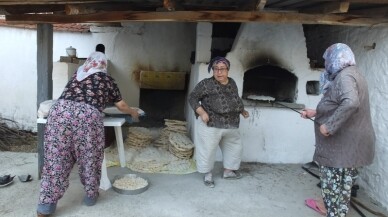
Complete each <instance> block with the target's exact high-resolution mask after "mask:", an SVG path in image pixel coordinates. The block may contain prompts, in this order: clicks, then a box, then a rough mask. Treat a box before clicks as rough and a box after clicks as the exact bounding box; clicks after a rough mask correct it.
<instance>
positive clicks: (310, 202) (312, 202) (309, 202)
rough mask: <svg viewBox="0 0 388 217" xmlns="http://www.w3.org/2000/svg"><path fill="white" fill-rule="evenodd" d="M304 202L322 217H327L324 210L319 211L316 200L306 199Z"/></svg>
mask: <svg viewBox="0 0 388 217" xmlns="http://www.w3.org/2000/svg"><path fill="white" fill-rule="evenodd" d="M304 202H305V204H306V206H308V207H310V208H311V209H313V210H315V211H316V212H318V213H319V214H321V215H326V212H324V211H323V210H321V209H319V207H318V205H317V201H316V200H314V199H312V198H309V199H306V200H305V201H304Z"/></svg>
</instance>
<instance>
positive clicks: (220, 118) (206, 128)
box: [189, 57, 249, 188]
mask: <svg viewBox="0 0 388 217" xmlns="http://www.w3.org/2000/svg"><path fill="white" fill-rule="evenodd" d="M229 69H230V62H229V60H227V59H226V58H224V57H215V58H214V59H212V60H211V61H210V63H209V67H208V71H209V73H210V71H211V70H213V76H212V77H211V78H206V79H203V80H202V81H200V82H199V83H198V84H197V85H196V86H195V88H194V90H193V91H192V92H191V94H190V96H189V103H190V105H191V107H192V108H193V109H194V111H195V113H196V115H197V117H198V116H199V117H200V125H199V129H198V134H199V143H198V144H197V146H196V149H195V151H196V162H197V170H198V172H199V173H204V174H205V176H204V184H205V185H206V186H209V187H211V188H213V187H214V181H213V174H212V170H213V167H214V162H215V156H216V150H217V147H218V146H220V148H221V151H222V154H223V165H224V173H223V178H224V179H239V178H241V174H240V173H239V172H238V171H237V170H238V169H239V168H240V163H241V154H242V143H241V140H240V132H239V129H238V128H239V124H240V114H242V116H243V117H244V118H248V117H249V113H248V112H247V111H245V110H244V105H243V103H242V100H241V98H240V97H239V95H238V90H237V85H236V82H235V81H234V80H233V79H232V78H230V77H228V73H229Z"/></svg>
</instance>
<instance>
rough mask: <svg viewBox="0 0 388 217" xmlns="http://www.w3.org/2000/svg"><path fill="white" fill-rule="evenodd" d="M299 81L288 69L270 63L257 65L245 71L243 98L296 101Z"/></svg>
mask: <svg viewBox="0 0 388 217" xmlns="http://www.w3.org/2000/svg"><path fill="white" fill-rule="evenodd" d="M297 82H298V78H297V77H296V76H295V75H294V74H293V73H291V72H289V71H288V70H286V69H283V68H281V67H278V66H275V65H270V64H266V65H261V66H257V67H254V68H251V69H249V70H247V71H246V72H245V73H244V82H243V94H242V98H243V99H246V100H252V99H253V98H255V100H259V101H260V99H261V98H262V99H263V101H265V100H266V99H272V101H273V100H276V101H279V102H286V103H295V102H296V100H297ZM252 96H253V97H252Z"/></svg>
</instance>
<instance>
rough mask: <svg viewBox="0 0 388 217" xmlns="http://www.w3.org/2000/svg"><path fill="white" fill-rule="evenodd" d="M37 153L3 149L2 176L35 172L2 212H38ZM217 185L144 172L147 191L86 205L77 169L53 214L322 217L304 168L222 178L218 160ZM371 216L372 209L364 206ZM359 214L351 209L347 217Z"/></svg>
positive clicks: (4, 194)
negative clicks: (308, 203)
mask: <svg viewBox="0 0 388 217" xmlns="http://www.w3.org/2000/svg"><path fill="white" fill-rule="evenodd" d="M37 161H38V160H37V154H36V153H14V152H0V165H1V167H0V168H1V169H0V175H5V174H12V175H23V174H28V173H30V174H32V175H33V177H34V180H33V181H32V182H28V183H23V182H20V181H19V180H18V178H17V177H15V181H14V183H13V184H12V185H9V186H7V187H2V188H0V216H2V217H6V216H7V217H8V216H17V217H19V216H20V217H25V216H36V211H35V210H36V204H37V198H38V192H39V181H38V180H37ZM214 171H215V182H216V187H215V188H213V189H211V188H208V187H206V186H204V185H203V182H202V175H201V174H198V173H193V174H188V175H168V174H142V175H143V176H144V177H147V178H148V179H149V181H150V187H149V189H148V190H147V191H145V192H143V193H141V194H138V195H121V194H118V193H116V192H115V191H113V190H112V189H109V190H107V191H103V190H100V198H99V200H98V202H97V204H96V205H95V206H93V207H87V206H85V205H83V204H82V198H83V196H84V193H83V188H82V185H81V183H80V181H79V179H78V174H77V170H76V168H75V169H74V170H73V172H72V174H71V183H70V187H69V189H68V190H67V192H66V193H65V195H64V197H63V198H62V199H61V200H60V201H59V203H58V206H57V211H56V213H55V215H54V216H71V217H78V216H79V217H81V216H88V217H90V216H92V217H94V216H113V217H114V216H126V217H131V216H136V217H204V216H205V217H225V216H233V217H240V216H241V217H251V216H252V217H253V216H254V217H319V216H321V215H319V214H318V213H316V212H315V211H313V210H312V209H310V208H308V207H306V206H305V205H304V200H305V199H306V198H319V197H320V190H319V188H318V187H317V186H316V184H317V183H318V180H317V179H316V178H314V177H313V176H311V175H310V174H308V173H306V172H305V171H304V170H302V169H301V165H289V164H287V165H286V164H282V165H267V164H249V163H244V164H242V166H241V172H242V174H243V176H244V177H243V178H242V179H240V180H223V179H222V178H221V171H222V166H221V164H220V163H217V164H216V168H215V170H214ZM125 173H130V170H129V169H126V168H119V167H111V168H108V175H109V177H110V178H113V177H114V176H115V175H118V174H125ZM357 198H358V199H359V200H361V201H363V202H364V203H365V204H367V205H368V206H370V207H371V208H374V209H376V210H377V211H380V212H381V209H379V207H377V206H376V205H374V204H373V202H372V201H371V200H370V199H369V198H368V197H366V196H365V193H364V192H363V190H362V188H361V189H360V191H359V192H358V197H357ZM361 210H362V211H363V212H364V214H365V215H366V216H368V217H373V216H375V215H372V214H371V213H369V212H367V211H365V210H363V209H361ZM357 216H360V215H359V214H357V213H356V212H355V210H354V209H351V211H350V213H349V214H348V217H357Z"/></svg>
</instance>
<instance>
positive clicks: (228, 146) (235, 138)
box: [195, 118, 242, 173]
mask: <svg viewBox="0 0 388 217" xmlns="http://www.w3.org/2000/svg"><path fill="white" fill-rule="evenodd" d="M198 121H199V126H198V137H199V142H198V144H196V147H195V157H196V162H197V170H198V172H199V173H208V172H210V171H212V169H213V167H214V162H215V158H216V151H217V147H218V146H219V147H220V148H221V152H222V155H223V165H224V168H225V169H230V170H238V169H239V168H240V163H241V155H242V143H241V139H240V131H239V129H220V128H215V127H208V126H207V125H206V124H205V123H204V122H203V121H202V120H201V118H198Z"/></svg>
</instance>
